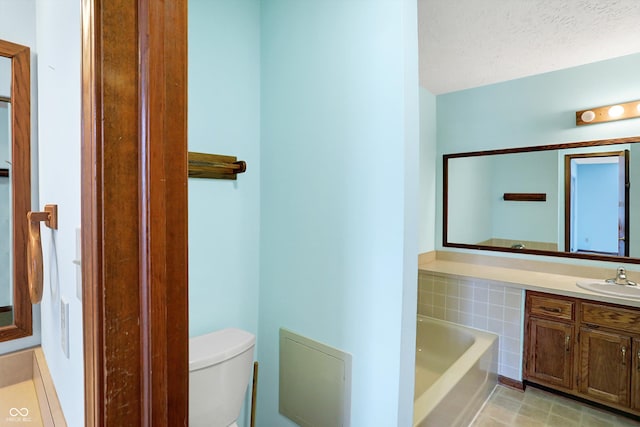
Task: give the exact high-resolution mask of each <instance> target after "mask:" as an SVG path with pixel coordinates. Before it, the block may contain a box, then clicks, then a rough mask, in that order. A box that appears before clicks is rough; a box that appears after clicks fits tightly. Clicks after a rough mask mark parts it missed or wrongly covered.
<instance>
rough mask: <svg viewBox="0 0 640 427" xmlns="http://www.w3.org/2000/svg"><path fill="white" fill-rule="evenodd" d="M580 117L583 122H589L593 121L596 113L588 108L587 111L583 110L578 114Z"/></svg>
mask: <svg viewBox="0 0 640 427" xmlns="http://www.w3.org/2000/svg"><path fill="white" fill-rule="evenodd" d="M580 118H581V119H582V121H583V122H585V123H590V122H592V121H593V119H595V118H596V113H594V112H593V111H591V110H589V111H585V112H584V113H582V115H581V116H580Z"/></svg>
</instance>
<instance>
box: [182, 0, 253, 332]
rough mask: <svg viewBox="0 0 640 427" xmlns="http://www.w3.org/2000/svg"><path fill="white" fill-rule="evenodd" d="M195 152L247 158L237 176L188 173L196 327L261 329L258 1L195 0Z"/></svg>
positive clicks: (192, 101) (191, 78)
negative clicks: (196, 176)
mask: <svg viewBox="0 0 640 427" xmlns="http://www.w3.org/2000/svg"><path fill="white" fill-rule="evenodd" d="M189 151H196V152H203V153H212V154H224V155H233V156H237V157H238V159H241V160H245V161H246V162H247V172H246V173H243V174H240V175H238V179H237V181H224V180H212V179H194V178H191V179H189V334H190V335H191V336H195V335H201V334H203V333H207V332H211V331H213V330H216V329H220V328H224V327H230V326H233V327H238V328H242V329H245V330H248V331H250V332H252V333H257V322H258V287H259V283H258V282H259V276H258V267H259V252H258V250H259V244H258V239H259V230H260V3H259V1H258V0H241V1H231V0H226V1H208V0H189Z"/></svg>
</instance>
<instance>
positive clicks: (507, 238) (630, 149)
mask: <svg viewBox="0 0 640 427" xmlns="http://www.w3.org/2000/svg"><path fill="white" fill-rule="evenodd" d="M637 142H640V138H626V139H617V140H606V141H599V143H594V142H586V143H583V144H580V143H579V144H565V145H556V146H548V147H529V148H520V149H510V150H493V151H485V152H474V153H458V154H454V155H448V156H444V159H445V167H444V173H445V177H444V178H445V179H444V183H445V188H444V195H445V205H444V207H445V216H444V221H445V224H444V225H445V233H444V245H445V246H452V247H467V248H476V249H490V250H501V251H516V250H517V251H522V252H526V253H539V252H548V253H550V254H553V253H556V254H562V255H563V256H566V255H567V254H568V255H570V256H575V257H588V258H596V259H602V257H605V258H606V257H619V256H622V257H628V259H627V262H638V263H640V231H638V230H640V213H639V212H640V185H636V186H635V188H634V185H632V183H633V182H637V183H640V144H638V143H637ZM508 195H509V197H507V196H508ZM514 196H515V198H513V197H514ZM534 196H535V197H534ZM542 196H544V197H542Z"/></svg>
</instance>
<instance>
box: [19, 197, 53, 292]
mask: <svg viewBox="0 0 640 427" xmlns="http://www.w3.org/2000/svg"><path fill="white" fill-rule="evenodd" d="M41 222H44V225H46V226H47V227H49V228H51V229H53V230H57V229H58V205H45V207H44V212H29V213H27V223H28V224H29V241H28V243H27V281H28V283H29V297H30V298H31V304H38V303H39V302H40V301H41V300H42V242H41V240H40V223H41Z"/></svg>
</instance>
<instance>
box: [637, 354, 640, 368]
mask: <svg viewBox="0 0 640 427" xmlns="http://www.w3.org/2000/svg"><path fill="white" fill-rule="evenodd" d="M637 356H638V363H637V366H638V368H637V369H638V371H640V350H638V355H637Z"/></svg>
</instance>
